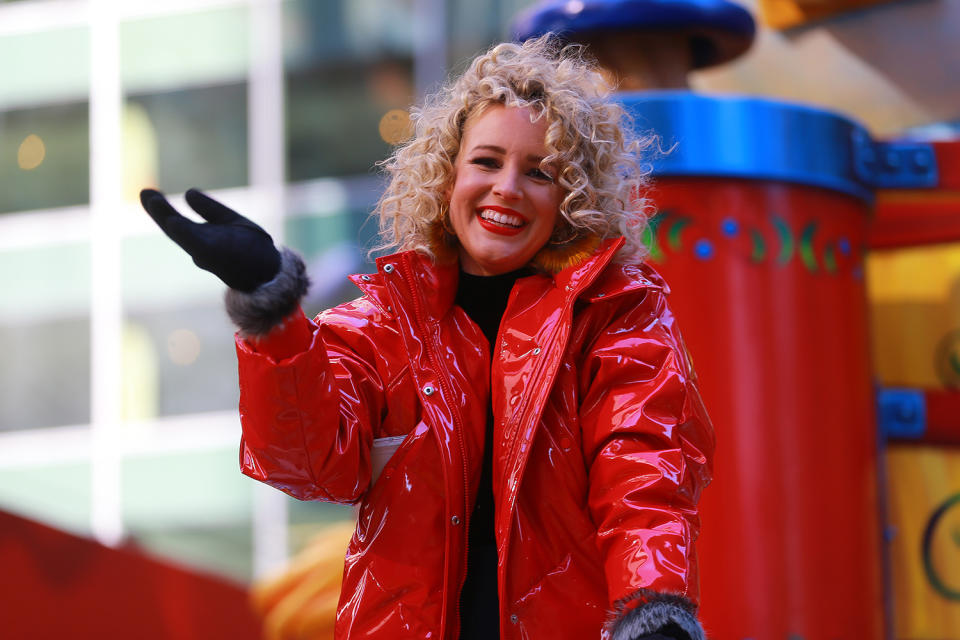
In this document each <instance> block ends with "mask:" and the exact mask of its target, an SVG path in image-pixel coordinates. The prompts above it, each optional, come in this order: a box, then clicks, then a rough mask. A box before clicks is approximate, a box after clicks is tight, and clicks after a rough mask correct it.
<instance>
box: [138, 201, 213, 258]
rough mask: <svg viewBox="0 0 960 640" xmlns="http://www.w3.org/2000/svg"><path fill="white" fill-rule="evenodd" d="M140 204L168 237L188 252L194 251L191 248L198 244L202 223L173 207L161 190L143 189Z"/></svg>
mask: <svg viewBox="0 0 960 640" xmlns="http://www.w3.org/2000/svg"><path fill="white" fill-rule="evenodd" d="M140 204H141V205H142V206H143V208H144V209H145V210H146V212H147V213H148V214H149V215H150V217H151V218H153V221H154V222H156V223H157V226H158V227H160V230H161V231H163V232H164V233H165V234H166V235H167V237H168V238H170V239H171V240H173V241H174V242H176V243H177V244H178V245H180V247H182V248H183V249H184V250H186V251H187V252H188V253H192V251H191V248H192V247H194V246H196V244H197V240H198V238H197V236H198V235H199V233H200V227H201V226H202V225H200V224H197V223H196V222H194V221H193V220H190V219H188V218H185V217H184V216H183V215H182V214H181V213H180V212H179V211H177V210H176V209H174V208H173V205H171V204H170V203H169V202H168V201H167V199H166V198H165V197H164V196H163V194H162V193H160V192H159V191H154V190H153V189H144V190H142V191H141V192H140Z"/></svg>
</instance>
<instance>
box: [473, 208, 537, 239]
mask: <svg viewBox="0 0 960 640" xmlns="http://www.w3.org/2000/svg"><path fill="white" fill-rule="evenodd" d="M487 209H489V210H490V211H496V212H497V213H502V214H505V215H509V216H515V217H517V218H520V219H521V220H523V224H521V225H520V226H519V227H512V226H509V225H505V224H500V223H499V222H493V221H492V220H485V219H484V218H483V216H481V215H480V214H481V213H483V212H484V211H485V210H487ZM477 220H478V221H479V222H480V226H481V227H483V228H484V229H486V230H487V231H489V232H490V233H496V234H497V235H501V236H515V235H517V234H518V233H520V232H521V231H523V228H524V227H525V226H527V221H526V220H525V219H524V217H523V216H521V215H520V214H519V213H517V212H516V211H514V210H513V209H507V208H506V207H481V208H480V209H479V210H478V211H477Z"/></svg>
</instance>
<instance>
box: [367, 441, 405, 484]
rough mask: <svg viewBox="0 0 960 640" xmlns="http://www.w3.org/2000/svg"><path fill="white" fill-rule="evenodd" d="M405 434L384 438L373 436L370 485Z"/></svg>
mask: <svg viewBox="0 0 960 640" xmlns="http://www.w3.org/2000/svg"><path fill="white" fill-rule="evenodd" d="M406 439H407V436H405V435H404V436H389V437H386V438H374V439H373V446H372V447H371V448H370V486H371V487H372V486H373V485H374V484H376V482H377V478H379V477H380V472H381V471H383V468H384V467H385V466H387V463H388V462H389V461H390V458H392V457H393V454H394V453H396V452H397V449H399V448H400V445H401V444H402V443H403V441H404V440H406Z"/></svg>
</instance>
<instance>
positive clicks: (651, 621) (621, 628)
mask: <svg viewBox="0 0 960 640" xmlns="http://www.w3.org/2000/svg"><path fill="white" fill-rule="evenodd" d="M637 599H640V600H642V601H643V602H644V604H642V605H640V606H638V607H636V608H632V609H629V610H627V609H628V608H629V605H630V603H631V602H633V601H634V600H637ZM625 610H626V612H624V611H625ZM670 623H673V624H675V625H677V626H678V627H680V628H681V629H682V630H683V631H684V633H686V634H687V635H688V636H690V640H706V635H705V634H704V632H703V627H701V626H700V623H699V622H698V621H697V616H696V609H695V608H694V606H693V604H692V603H691V602H690V601H689V600H687V599H686V598H683V597H681V596H677V595H672V594H665V593H657V592H655V591H649V590H647V589H640V590H639V591H637V592H636V593H634V594H633V595H632V596H630V597H629V598H624V599H623V600H622V601H620V602H618V603H617V609H616V611H614V617H613V619H611V621H610V622H609V626H608V628H609V629H610V640H635V639H636V638H640V637H642V636H644V635H645V634H649V633H656V631H657V630H658V629H661V628H663V627H665V626H666V625H668V624H670Z"/></svg>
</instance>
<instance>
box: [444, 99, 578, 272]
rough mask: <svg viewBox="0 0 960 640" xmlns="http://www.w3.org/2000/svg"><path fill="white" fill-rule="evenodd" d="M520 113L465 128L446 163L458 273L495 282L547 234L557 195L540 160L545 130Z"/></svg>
mask: <svg viewBox="0 0 960 640" xmlns="http://www.w3.org/2000/svg"><path fill="white" fill-rule="evenodd" d="M530 116H531V111H530V109H528V108H522V109H520V108H516V107H504V106H502V105H494V106H491V107H490V108H488V109H487V110H486V111H484V112H483V113H482V114H481V115H480V116H477V117H475V118H472V119H470V120H468V121H467V124H466V126H465V127H464V131H463V138H462V139H461V141H460V152H459V154H458V155H457V160H456V162H455V163H454V182H453V187H452V189H451V190H450V194H449V196H450V222H451V224H452V225H453V230H454V233H455V234H456V236H457V239H458V240H459V241H460V247H459V251H460V266H461V268H462V269H463V270H464V271H466V272H467V273H470V274H474V275H498V274H501V273H507V272H509V271H514V270H515V269H519V268H521V267H523V266H524V265H526V264H527V263H529V262H530V260H531V259H532V258H533V256H534V255H536V253H537V252H538V251H539V250H540V249H541V248H542V247H543V245H545V244H546V243H547V240H549V239H550V235H551V234H552V233H553V226H554V223H555V222H556V219H557V210H558V208H559V207H560V203H561V202H562V201H563V197H564V190H563V188H562V187H560V186H559V185H557V184H556V170H555V169H553V168H550V167H544V166H541V162H542V161H543V159H544V158H545V157H546V156H547V154H548V152H547V148H546V144H545V137H546V130H547V122H546V119H545V118H541V119H540V120H538V121H537V122H530Z"/></svg>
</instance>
